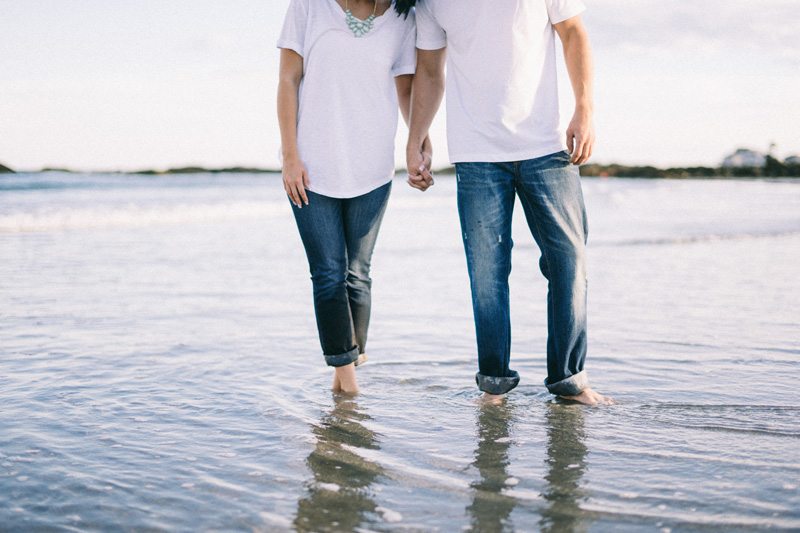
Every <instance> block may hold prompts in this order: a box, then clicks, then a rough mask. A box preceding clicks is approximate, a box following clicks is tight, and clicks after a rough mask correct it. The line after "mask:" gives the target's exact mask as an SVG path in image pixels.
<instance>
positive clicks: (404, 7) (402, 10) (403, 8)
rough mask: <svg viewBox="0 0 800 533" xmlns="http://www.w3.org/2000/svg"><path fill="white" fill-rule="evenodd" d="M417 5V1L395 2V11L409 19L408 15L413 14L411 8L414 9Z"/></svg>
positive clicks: (397, 0)
mask: <svg viewBox="0 0 800 533" xmlns="http://www.w3.org/2000/svg"><path fill="white" fill-rule="evenodd" d="M416 3H417V0H395V1H394V10H395V11H397V14H398V15H403V16H404V17H408V14H409V13H410V12H411V8H412V7H414V4H416Z"/></svg>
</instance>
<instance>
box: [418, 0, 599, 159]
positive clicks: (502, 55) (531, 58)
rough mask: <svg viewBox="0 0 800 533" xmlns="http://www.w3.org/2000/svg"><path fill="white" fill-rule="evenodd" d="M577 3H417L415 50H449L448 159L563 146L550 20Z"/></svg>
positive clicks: (573, 11) (579, 5)
mask: <svg viewBox="0 0 800 533" xmlns="http://www.w3.org/2000/svg"><path fill="white" fill-rule="evenodd" d="M584 9H585V7H584V4H583V2H581V1H580V0H419V1H418V2H417V8H416V16H417V19H416V20H417V47H418V48H420V49H422V50H438V49H441V48H444V47H447V139H448V146H449V151H450V160H451V162H453V163H467V162H488V163H492V162H503V161H522V160H526V159H533V158H535V157H541V156H545V155H549V154H552V153H554V152H558V151H560V150H564V149H565V147H566V145H565V135H564V132H563V131H561V129H560V127H559V126H560V125H559V123H560V118H559V110H558V80H557V68H556V38H555V31H554V29H553V24H557V23H559V22H562V21H564V20H567V19H569V18H572V17H574V16H576V15H578V14H580V13H581V12H582V11H583V10H584Z"/></svg>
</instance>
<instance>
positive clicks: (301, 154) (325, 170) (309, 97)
mask: <svg viewBox="0 0 800 533" xmlns="http://www.w3.org/2000/svg"><path fill="white" fill-rule="evenodd" d="M412 5H413V2H410V1H408V0H405V1H403V2H395V5H394V8H395V9H394V12H392V11H391V7H392V5H391V2H390V1H389V0H291V4H290V6H289V10H288V12H287V14H286V20H285V22H284V26H283V31H282V33H281V37H280V40H279V41H278V47H279V48H280V49H281V67H280V85H279V89H278V120H279V123H280V128H281V140H282V153H283V183H284V188H285V189H286V194H287V195H288V196H289V199H290V200H291V203H292V211H293V212H294V216H295V220H296V222H297V227H298V229H299V231H300V237H301V240H302V241H303V245H304V247H305V250H306V255H307V257H308V263H309V266H310V269H311V280H312V283H313V287H314V309H315V312H316V318H317V329H318V331H319V338H320V343H321V345H322V352H323V354H324V356H325V361H326V362H327V364H328V365H329V366H332V367H334V369H335V372H334V378H333V390H334V392H343V393H348V394H355V393H357V392H358V384H357V380H356V374H355V366H356V364H358V363H359V362H361V361H363V360H365V356H364V349H365V345H366V342H367V329H368V327H369V317H370V305H371V297H370V289H371V280H370V277H369V268H370V259H371V257H372V250H373V248H374V246H375V241H376V238H377V236H378V230H379V228H380V224H381V220H382V218H383V213H384V210H385V209H386V203H387V200H388V198H389V192H390V189H391V180H392V177H393V176H394V164H395V158H394V139H395V133H396V131H397V121H398V104H399V108H400V110H401V111H402V113H403V117H404V118H405V119H406V122H408V110H409V104H410V97H411V82H412V77H413V73H414V68H415V63H416V59H415V40H416V27H415V22H414V13H413V11H412V9H411V6H412ZM426 146H429V142H427V141H426ZM426 151H429V150H426Z"/></svg>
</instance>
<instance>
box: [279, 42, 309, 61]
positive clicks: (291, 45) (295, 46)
mask: <svg viewBox="0 0 800 533" xmlns="http://www.w3.org/2000/svg"><path fill="white" fill-rule="evenodd" d="M278 48H286V49H287V50H292V51H293V52H297V53H298V55H300V56H301V57H302V55H303V47H302V46H301V45H300V43H298V42H296V41H288V40H285V39H281V40H280V41H278Z"/></svg>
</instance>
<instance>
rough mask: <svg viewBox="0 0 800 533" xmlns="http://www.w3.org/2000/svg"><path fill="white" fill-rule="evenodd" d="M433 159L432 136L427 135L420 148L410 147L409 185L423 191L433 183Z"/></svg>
mask: <svg viewBox="0 0 800 533" xmlns="http://www.w3.org/2000/svg"><path fill="white" fill-rule="evenodd" d="M432 160H433V145H432V144H431V139H430V137H425V140H424V141H423V142H422V147H421V148H420V149H418V150H416V149H411V148H408V150H407V152H406V162H407V165H408V184H409V185H411V186H412V187H414V188H415V189H419V190H420V191H422V192H425V191H427V190H428V188H430V187H431V186H432V185H433V173H432V172H431V164H432Z"/></svg>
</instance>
